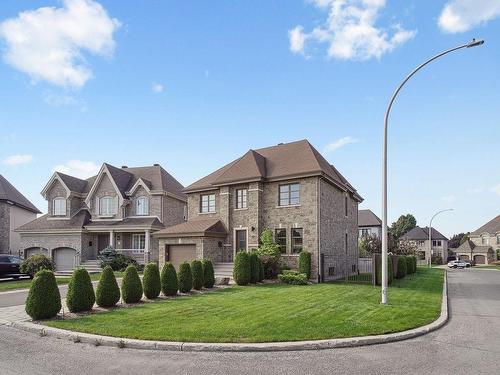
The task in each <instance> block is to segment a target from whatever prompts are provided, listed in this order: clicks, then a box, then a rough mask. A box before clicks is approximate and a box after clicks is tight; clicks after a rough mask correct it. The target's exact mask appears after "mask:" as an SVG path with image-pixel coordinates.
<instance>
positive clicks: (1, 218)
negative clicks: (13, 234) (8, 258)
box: [0, 202, 10, 254]
mask: <svg viewBox="0 0 500 375" xmlns="http://www.w3.org/2000/svg"><path fill="white" fill-rule="evenodd" d="M9 249H10V205H9V204H7V203H5V202H0V254H5V253H8V252H9Z"/></svg>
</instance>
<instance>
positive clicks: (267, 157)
mask: <svg viewBox="0 0 500 375" xmlns="http://www.w3.org/2000/svg"><path fill="white" fill-rule="evenodd" d="M303 176H323V177H325V178H326V179H328V180H329V181H330V182H331V183H333V184H334V185H336V186H338V187H339V188H340V189H342V190H344V191H349V192H350V193H352V194H353V195H354V196H355V198H356V199H358V200H359V201H362V200H363V199H362V198H361V196H359V194H358V193H357V192H356V189H354V187H353V186H352V185H351V184H349V182H348V181H347V180H346V179H345V178H344V177H343V176H342V175H341V174H340V173H339V172H338V170H337V169H336V168H335V167H334V166H332V165H330V163H328V161H326V159H325V158H324V157H323V156H322V155H321V154H320V153H319V152H318V151H317V150H316V149H315V148H314V147H313V146H312V145H311V144H310V143H309V142H308V141H307V140H301V141H297V142H291V143H281V144H279V145H277V146H271V147H266V148H261V149H257V150H250V151H248V152H247V153H245V155H243V156H242V157H240V158H239V159H236V160H234V161H233V162H231V163H229V164H227V165H226V166H224V167H222V168H220V169H218V170H217V171H215V172H213V173H211V174H209V175H208V176H206V177H204V178H202V179H200V180H198V181H196V182H195V183H193V184H191V185H190V186H188V187H187V188H186V189H185V191H186V192H193V191H200V190H209V189H213V188H216V187H219V186H222V185H227V184H235V183H239V182H242V181H245V182H247V181H262V180H265V181H272V180H284V179H291V178H296V177H303Z"/></svg>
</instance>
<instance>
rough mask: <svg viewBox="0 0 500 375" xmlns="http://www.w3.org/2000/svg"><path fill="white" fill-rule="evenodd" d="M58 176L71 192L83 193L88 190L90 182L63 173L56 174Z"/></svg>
mask: <svg viewBox="0 0 500 375" xmlns="http://www.w3.org/2000/svg"><path fill="white" fill-rule="evenodd" d="M56 174H57V175H58V176H59V178H60V179H61V180H62V182H63V183H64V184H65V185H66V187H67V188H68V189H69V191H74V192H77V193H83V192H84V191H85V189H86V188H87V185H88V181H87V180H81V179H79V178H76V177H73V176H70V175H67V174H64V173H61V172H56Z"/></svg>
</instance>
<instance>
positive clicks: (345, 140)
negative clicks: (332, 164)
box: [323, 136, 358, 154]
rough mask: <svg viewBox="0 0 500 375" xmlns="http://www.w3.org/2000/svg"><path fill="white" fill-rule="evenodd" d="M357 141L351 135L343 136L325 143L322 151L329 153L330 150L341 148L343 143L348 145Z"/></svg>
mask: <svg viewBox="0 0 500 375" xmlns="http://www.w3.org/2000/svg"><path fill="white" fill-rule="evenodd" d="M357 142H358V140H357V139H355V138H353V137H351V136H347V137H343V138H340V139H337V140H336V141H333V142H332V143H329V144H327V145H326V146H325V148H324V149H323V152H324V153H325V154H327V153H330V152H335V151H337V150H338V149H339V148H341V147H343V146H345V145H348V144H351V143H357Z"/></svg>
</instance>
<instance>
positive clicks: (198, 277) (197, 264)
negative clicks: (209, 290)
mask: <svg viewBox="0 0 500 375" xmlns="http://www.w3.org/2000/svg"><path fill="white" fill-rule="evenodd" d="M191 273H192V275H193V289H196V290H201V289H202V288H203V284H204V280H203V265H202V264H201V261H199V260H197V259H195V260H193V261H192V262H191Z"/></svg>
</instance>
